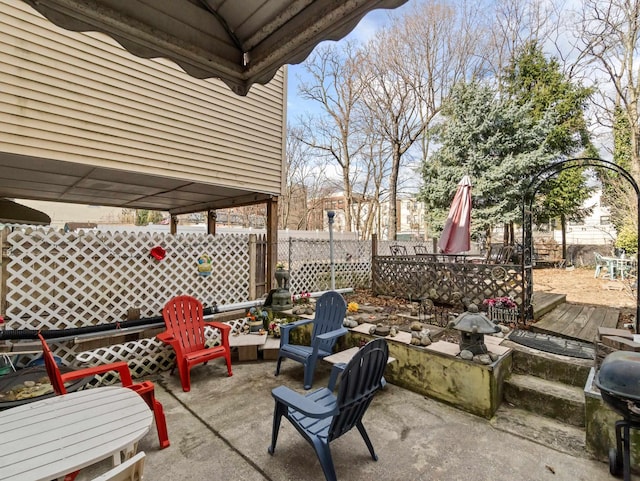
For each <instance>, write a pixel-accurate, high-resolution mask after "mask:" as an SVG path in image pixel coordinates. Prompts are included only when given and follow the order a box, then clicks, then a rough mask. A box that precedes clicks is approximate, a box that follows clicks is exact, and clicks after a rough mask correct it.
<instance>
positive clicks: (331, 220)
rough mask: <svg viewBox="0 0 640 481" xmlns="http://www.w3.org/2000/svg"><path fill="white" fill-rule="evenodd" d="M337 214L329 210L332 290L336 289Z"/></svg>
mask: <svg viewBox="0 0 640 481" xmlns="http://www.w3.org/2000/svg"><path fill="white" fill-rule="evenodd" d="M335 216H336V213H335V212H334V211H332V210H330V211H328V212H327V217H328V218H329V263H330V264H331V290H332V291H335V289H336V269H335V266H334V265H333V218H334V217H335Z"/></svg>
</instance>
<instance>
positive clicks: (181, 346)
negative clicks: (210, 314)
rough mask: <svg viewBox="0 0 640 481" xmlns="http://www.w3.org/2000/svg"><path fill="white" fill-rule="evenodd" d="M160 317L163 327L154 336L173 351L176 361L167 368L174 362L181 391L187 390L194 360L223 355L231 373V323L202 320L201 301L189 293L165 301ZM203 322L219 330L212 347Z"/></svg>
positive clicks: (206, 360) (199, 362)
mask: <svg viewBox="0 0 640 481" xmlns="http://www.w3.org/2000/svg"><path fill="white" fill-rule="evenodd" d="M162 317H163V318H164V323H165V326H166V328H167V330H166V331H165V332H162V333H160V334H158V336H157V337H158V339H160V340H161V341H162V342H164V343H165V344H169V345H170V346H171V347H172V348H173V350H174V351H175V353H176V362H175V364H174V366H173V368H172V369H171V374H173V372H174V370H175V368H176V365H177V366H178V374H180V382H181V383H182V390H183V391H184V392H189V391H190V390H191V368H192V367H193V366H195V365H196V364H201V363H205V364H206V363H207V362H208V361H210V360H212V359H216V358H218V357H223V358H224V359H225V361H226V363H227V372H228V374H229V376H232V375H233V373H232V372H231V347H230V346H229V333H230V332H231V326H229V325H227V324H224V323H223V322H217V321H207V322H205V320H204V315H203V309H202V303H201V302H200V301H199V300H198V299H196V298H195V297H191V296H178V297H174V298H173V299H171V300H170V301H169V302H167V303H166V304H165V306H164V309H162ZM205 326H210V327H214V328H216V329H219V330H220V338H221V340H222V344H221V345H219V346H212V347H207V346H206V345H205V341H206V338H205V335H204V331H205Z"/></svg>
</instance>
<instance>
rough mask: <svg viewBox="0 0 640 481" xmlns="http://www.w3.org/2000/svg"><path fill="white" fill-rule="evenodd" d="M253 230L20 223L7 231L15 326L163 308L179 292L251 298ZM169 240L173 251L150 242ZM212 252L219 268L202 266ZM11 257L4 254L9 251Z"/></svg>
mask: <svg viewBox="0 0 640 481" xmlns="http://www.w3.org/2000/svg"><path fill="white" fill-rule="evenodd" d="M248 243H249V236H248V235H226V236H207V235H201V234H178V235H176V236H172V235H170V234H164V233H135V232H122V233H120V232H109V233H103V232H99V231H87V232H82V231H80V232H67V233H65V232H60V231H56V230H54V229H17V230H14V231H13V232H11V233H9V234H8V236H7V244H8V258H9V262H8V265H7V278H6V281H5V282H6V284H5V285H6V301H7V309H6V314H7V316H8V317H9V318H10V319H11V322H10V324H9V325H8V326H7V327H8V328H10V329H41V328H45V329H65V328H72V327H81V326H89V325H98V324H104V323H112V322H115V321H120V320H124V319H126V317H127V311H128V309H129V308H139V309H140V314H141V317H152V316H158V315H160V314H161V311H162V307H163V306H164V304H165V303H166V302H167V301H168V300H169V299H170V298H171V297H173V296H177V295H181V294H189V295H192V296H194V297H197V298H198V299H200V301H201V302H202V303H203V304H204V305H205V306H206V305H210V304H211V303H213V302H214V301H216V302H218V304H227V303H236V302H243V301H247V300H249V250H248ZM155 246H161V247H162V248H163V249H164V250H165V251H166V257H165V258H164V259H162V260H156V259H155V258H153V257H152V256H151V255H150V250H151V249H152V248H153V247H155ZM203 254H208V255H209V256H210V257H211V265H212V273H211V275H209V276H206V277H205V276H202V275H199V273H198V269H197V267H198V258H199V257H200V256H202V255H203ZM3 257H4V256H3Z"/></svg>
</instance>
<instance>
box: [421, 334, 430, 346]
mask: <svg viewBox="0 0 640 481" xmlns="http://www.w3.org/2000/svg"><path fill="white" fill-rule="evenodd" d="M420 345H421V346H430V345H431V339H429V336H422V337H421V338H420Z"/></svg>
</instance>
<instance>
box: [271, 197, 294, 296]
mask: <svg viewBox="0 0 640 481" xmlns="http://www.w3.org/2000/svg"><path fill="white" fill-rule="evenodd" d="M277 262H278V198H277V197H272V198H271V199H269V200H268V201H267V290H271V289H273V288H274V286H275V285H276V284H275V277H274V273H275V266H276V263H277ZM290 267H291V266H289V268H290Z"/></svg>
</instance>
